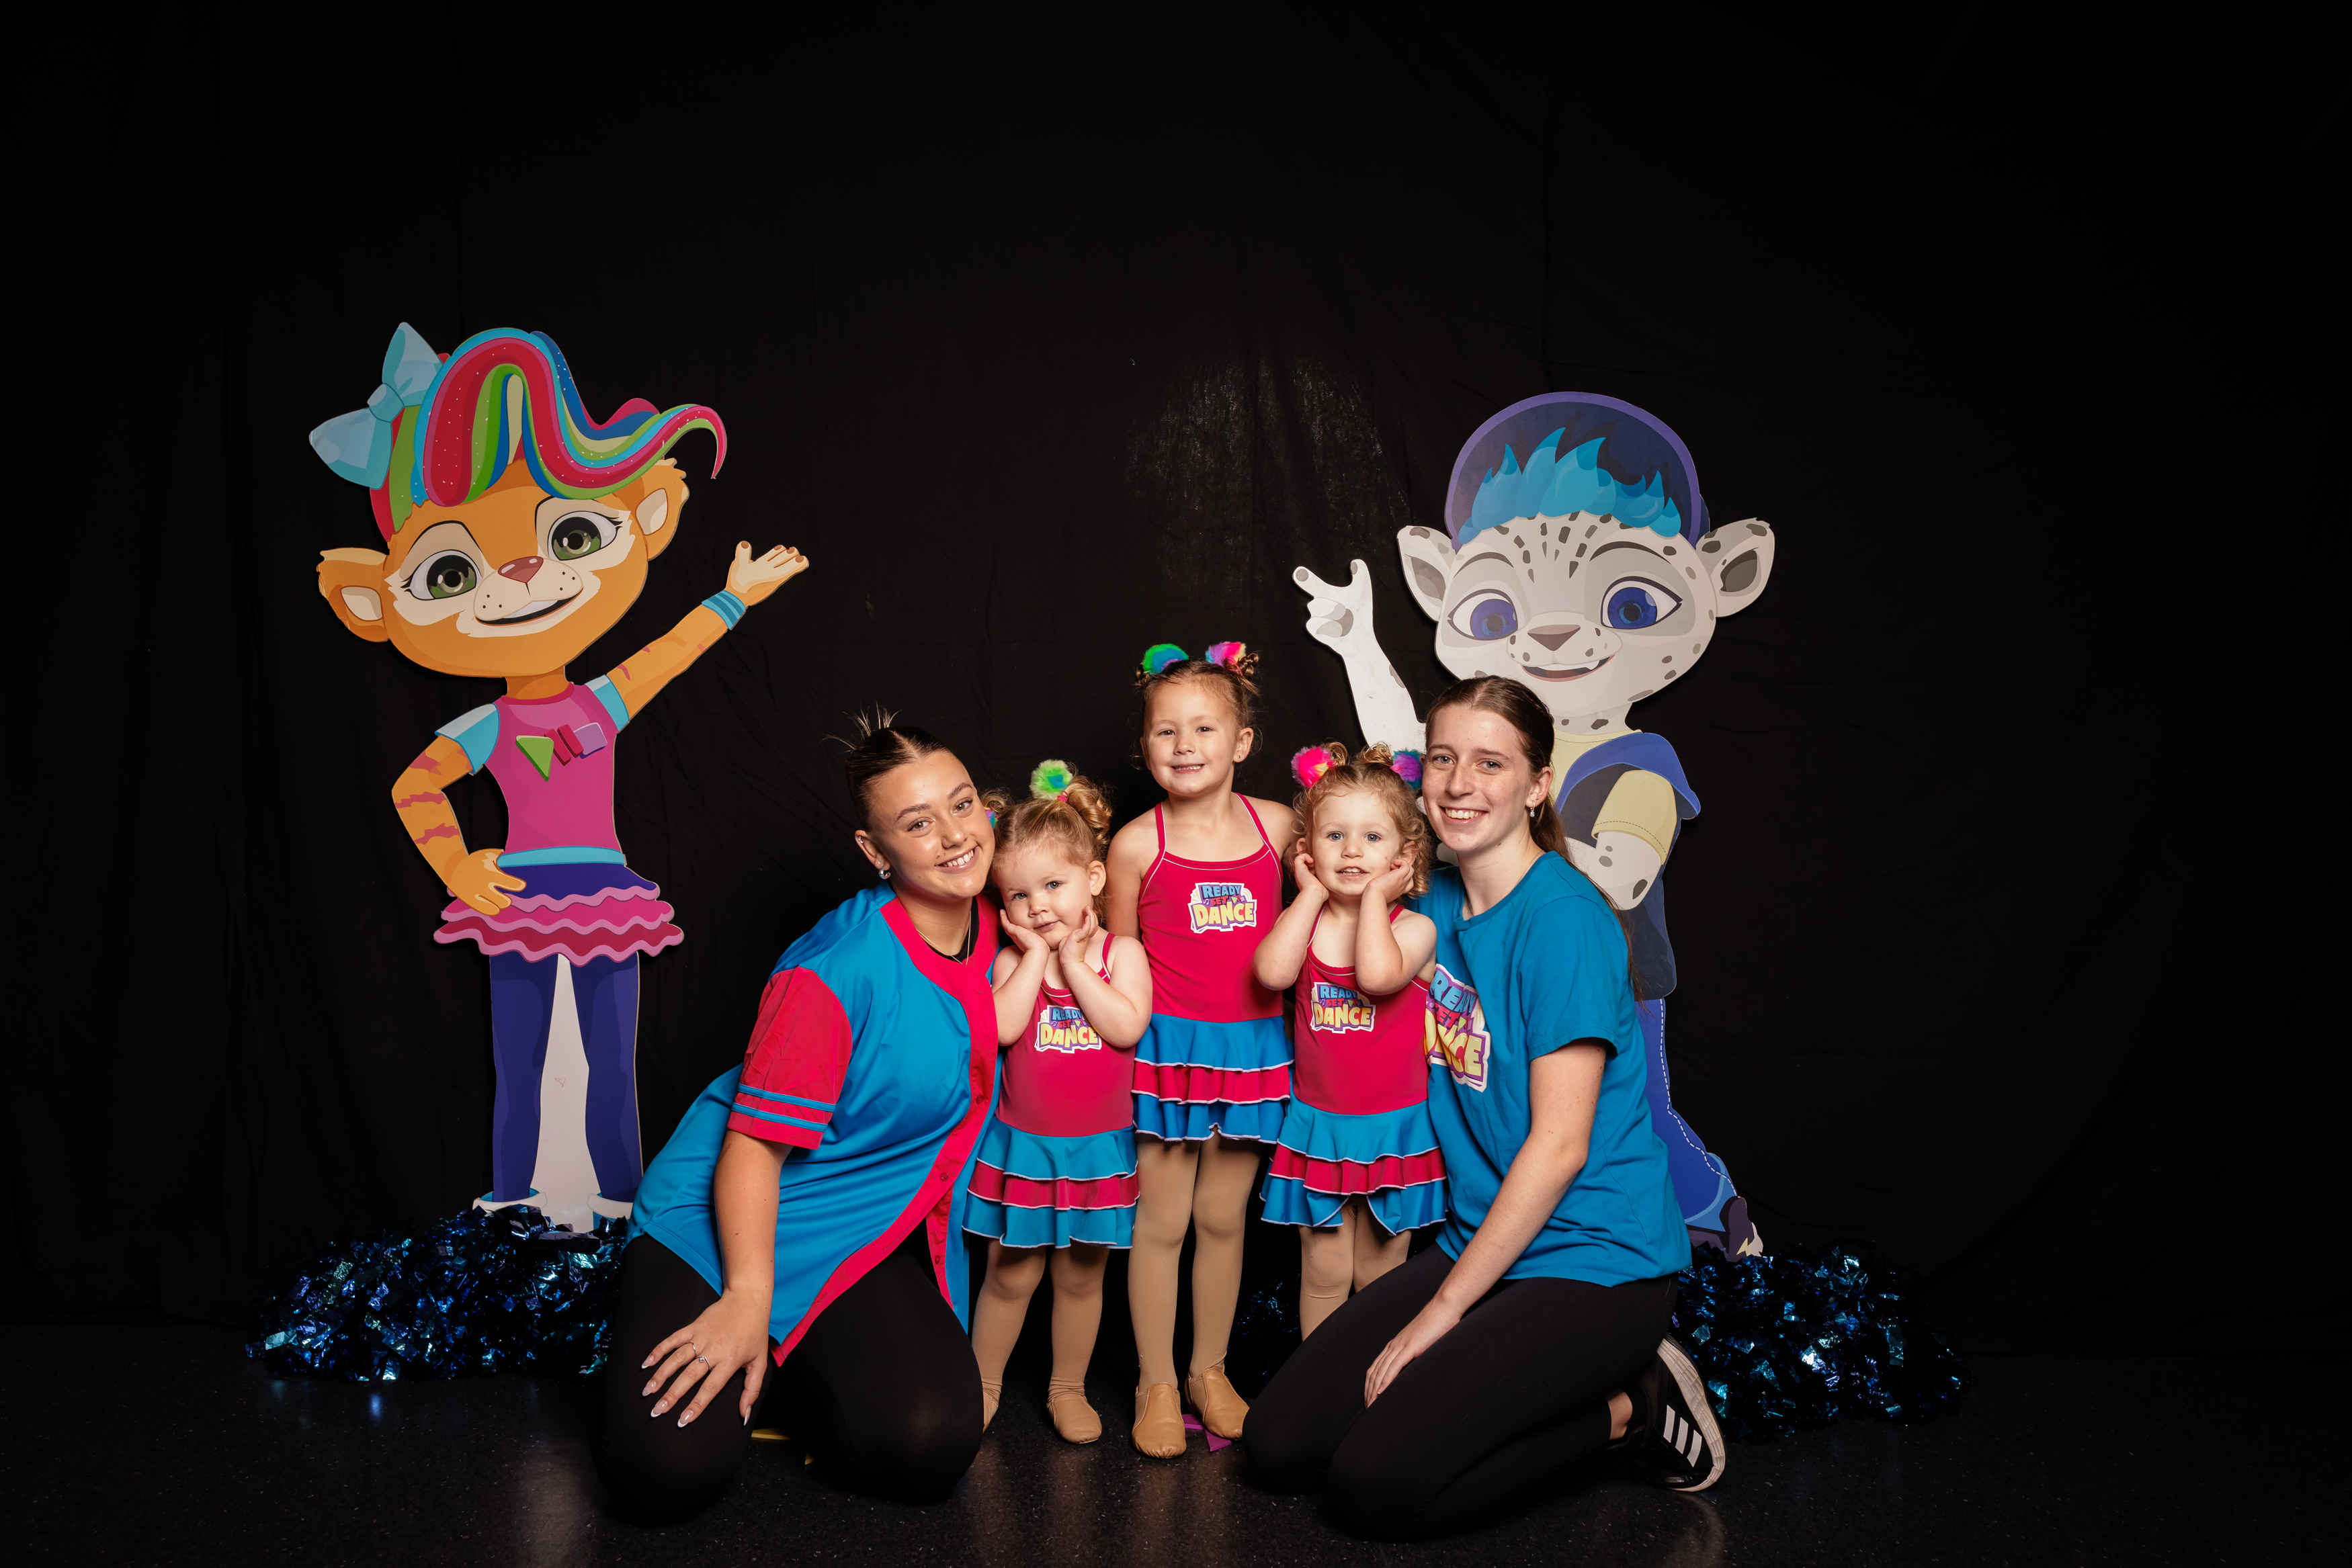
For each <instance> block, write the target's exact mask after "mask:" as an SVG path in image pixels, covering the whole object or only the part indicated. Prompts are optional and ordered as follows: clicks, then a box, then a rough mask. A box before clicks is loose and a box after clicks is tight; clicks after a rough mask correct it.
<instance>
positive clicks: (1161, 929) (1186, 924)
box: [1135, 797, 1282, 1093]
mask: <svg viewBox="0 0 2352 1568" xmlns="http://www.w3.org/2000/svg"><path fill="white" fill-rule="evenodd" d="M1237 799H1240V800H1241V802H1242V809H1243V810H1245V811H1247V812H1249V819H1250V825H1251V826H1253V827H1255V828H1256V829H1257V836H1258V840H1259V842H1260V845H1261V847H1260V849H1259V850H1258V852H1256V853H1255V854H1254V855H1250V856H1248V857H1247V858H1245V859H1243V860H1237V861H1188V860H1183V859H1181V858H1179V857H1178V856H1176V855H1172V854H1171V853H1169V852H1168V824H1167V820H1166V818H1165V817H1163V816H1162V815H1161V812H1160V808H1159V807H1157V806H1154V807H1153V808H1151V827H1152V831H1154V832H1156V833H1157V834H1158V835H1159V837H1160V852H1159V854H1158V855H1156V856H1154V857H1153V859H1152V862H1151V868H1150V870H1149V871H1147V872H1145V873H1143V883H1142V885H1141V886H1140V887H1139V888H1138V889H1137V891H1136V895H1135V921H1136V926H1137V929H1138V930H1139V931H1140V932H1141V934H1142V936H1143V951H1144V954H1145V956H1147V957H1149V958H1150V960H1151V1008H1152V1010H1153V1011H1154V1012H1158V1013H1165V1014H1167V1015H1168V1016H1169V1017H1171V1018H1180V1019H1191V1020H1192V1021H1193V1022H1195V1023H1243V1022H1246V1021H1247V1020H1249V1019H1271V1018H1280V1017H1281V1016H1282V993H1281V992H1279V991H1269V990H1267V989H1266V988H1265V987H1264V986H1261V985H1259V984H1258V983H1257V976H1256V974H1255V972H1254V971H1253V969H1252V965H1253V964H1254V963H1255V960H1256V957H1257V945H1258V943H1259V942H1260V941H1262V940H1263V939H1264V938H1265V934H1266V933H1267V932H1268V931H1270V930H1272V929H1273V928H1274V922H1275V917H1276V916H1277V915H1280V914H1281V913H1282V862H1281V860H1280V859H1279V858H1277V857H1276V854H1275V852H1274V843H1273V841H1271V840H1269V839H1267V838H1266V836H1265V823H1263V822H1261V821H1258V820H1257V809H1256V808H1255V807H1254V806H1252V805H1251V804H1250V803H1249V800H1247V798H1246V797H1237ZM1135 1087H1136V1089H1137V1090H1138V1091H1139V1092H1146V1093H1148V1092H1150V1091H1149V1090H1146V1089H1145V1088H1144V1085H1143V1083H1142V1082H1141V1081H1140V1079H1139V1080H1138V1082H1137V1083H1136V1085H1135Z"/></svg>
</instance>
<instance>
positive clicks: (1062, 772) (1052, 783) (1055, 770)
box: [1029, 649, 1182, 800]
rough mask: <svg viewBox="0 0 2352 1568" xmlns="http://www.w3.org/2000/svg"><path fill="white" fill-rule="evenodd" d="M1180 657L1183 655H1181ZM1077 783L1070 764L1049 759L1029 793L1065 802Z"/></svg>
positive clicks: (1038, 768) (1042, 764)
mask: <svg viewBox="0 0 2352 1568" xmlns="http://www.w3.org/2000/svg"><path fill="white" fill-rule="evenodd" d="M1157 651H1158V650H1156V649H1155V650H1154V652H1157ZM1178 657H1180V658H1181V657H1182V655H1181V653H1180V654H1178ZM1144 664H1145V666H1146V667H1147V668H1149V667H1150V655H1149V654H1146V655H1145V657H1144ZM1076 781H1077V775H1076V774H1075V773H1073V772H1071V771H1070V765H1069V764H1068V763H1066V762H1065V761H1063V760H1062V759H1061V758H1058V757H1049V758H1045V761H1043V762H1040V763H1039V764H1037V766H1036V767H1035V768H1034V769H1032V770H1031V772H1030V774H1029V793H1030V794H1032V795H1034V796H1035V797H1036V798H1037V799H1038V800H1067V799H1068V798H1069V794H1070V786H1071V785H1072V784H1074V783H1076Z"/></svg>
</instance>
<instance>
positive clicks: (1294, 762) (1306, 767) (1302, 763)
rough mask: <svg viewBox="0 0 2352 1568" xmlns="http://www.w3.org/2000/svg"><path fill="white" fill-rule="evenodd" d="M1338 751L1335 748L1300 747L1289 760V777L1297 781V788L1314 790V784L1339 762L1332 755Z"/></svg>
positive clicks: (1337, 748)
mask: <svg viewBox="0 0 2352 1568" xmlns="http://www.w3.org/2000/svg"><path fill="white" fill-rule="evenodd" d="M1338 750H1339V747H1337V746H1307V747H1300V748H1299V749H1298V751H1297V753H1296V754H1295V755H1293V756H1292V758H1291V759H1290V776H1291V777H1292V778H1294V779H1297V780H1298V784H1299V788H1301V789H1314V788H1315V785H1316V782H1317V781H1318V779H1321V778H1322V777H1323V775H1325V774H1326V773H1328V772H1330V771H1331V768H1332V766H1333V764H1335V763H1337V762H1338V761H1339V758H1338V757H1335V756H1333V755H1332V753H1333V752H1335V751H1338Z"/></svg>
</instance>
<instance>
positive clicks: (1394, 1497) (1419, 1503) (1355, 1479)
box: [1251, 1411, 1432, 1541]
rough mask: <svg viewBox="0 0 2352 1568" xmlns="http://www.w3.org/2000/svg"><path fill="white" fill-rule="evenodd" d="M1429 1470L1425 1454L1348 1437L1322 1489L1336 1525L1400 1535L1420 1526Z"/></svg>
mask: <svg viewBox="0 0 2352 1568" xmlns="http://www.w3.org/2000/svg"><path fill="white" fill-rule="evenodd" d="M1251 1414H1252V1416H1253V1418H1255V1414H1256V1413H1255V1411H1253V1412H1252V1413H1251ZM1430 1474H1431V1471H1430V1467H1429V1465H1428V1463H1427V1462H1426V1460H1425V1458H1419V1457H1418V1456H1415V1455H1413V1454H1412V1453H1397V1452H1391V1451H1390V1450H1388V1449H1386V1448H1374V1447H1372V1446H1371V1445H1370V1444H1366V1443H1349V1444H1344V1445H1342V1446H1341V1448H1340V1449H1339V1453H1338V1454H1336V1455H1335V1456H1333V1458H1332V1460H1331V1474H1330V1477H1329V1479H1328V1481H1327V1482H1326V1485H1325V1492H1326V1494H1327V1497H1328V1500H1329V1503H1330V1507H1331V1513H1332V1516H1333V1518H1334V1519H1335V1520H1336V1521H1338V1522H1339V1526H1340V1528H1342V1529H1344V1530H1346V1531H1349V1532H1350V1533H1351V1534H1355V1535H1360V1536H1364V1537H1366V1538H1367V1539H1370V1540H1372V1541H1402V1540H1404V1539H1406V1538H1408V1537H1410V1536H1412V1535H1413V1534H1415V1533H1417V1532H1418V1531H1417V1529H1416V1527H1417V1525H1418V1523H1419V1521H1420V1519H1421V1517H1422V1515H1423V1512H1425V1511H1426V1510H1427V1508H1428V1506H1429V1503H1430V1502H1431V1500H1432V1495H1431V1489H1430V1484H1429V1483H1430Z"/></svg>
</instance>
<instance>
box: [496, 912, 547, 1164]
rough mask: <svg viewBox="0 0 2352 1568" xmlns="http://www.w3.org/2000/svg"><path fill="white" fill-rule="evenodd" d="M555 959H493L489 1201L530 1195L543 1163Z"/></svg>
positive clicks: (500, 955)
mask: <svg viewBox="0 0 2352 1568" xmlns="http://www.w3.org/2000/svg"><path fill="white" fill-rule="evenodd" d="M555 967H556V966H555V960H554V959H553V958H541V959H540V960H539V961H538V962H537V963H533V962H531V961H530V959H528V958H525V957H524V956H521V955H520V954H519V953H493V954H491V955H490V1060H491V1061H492V1062H493V1063H494V1064H495V1065H496V1067H497V1069H498V1082H499V1087H498V1097H497V1099H496V1100H495V1101H494V1102H493V1103H492V1104H491V1107H490V1197H491V1198H492V1199H493V1200H494V1201H496V1202H499V1203H514V1202H517V1201H520V1199H522V1198H526V1197H530V1172H531V1166H534V1165H535V1164H537V1163H538V1160H539V1078H540V1074H541V1072H542V1071H545V1069H546V1066H547V1025H548V1020H549V1019H551V1017H553V1016H554V1012H555Z"/></svg>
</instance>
